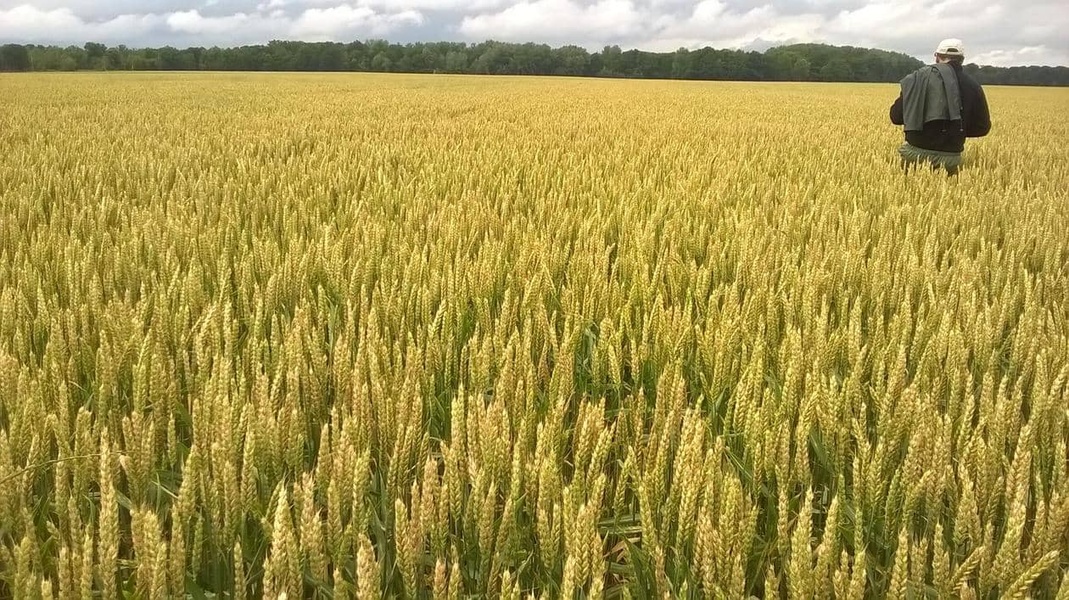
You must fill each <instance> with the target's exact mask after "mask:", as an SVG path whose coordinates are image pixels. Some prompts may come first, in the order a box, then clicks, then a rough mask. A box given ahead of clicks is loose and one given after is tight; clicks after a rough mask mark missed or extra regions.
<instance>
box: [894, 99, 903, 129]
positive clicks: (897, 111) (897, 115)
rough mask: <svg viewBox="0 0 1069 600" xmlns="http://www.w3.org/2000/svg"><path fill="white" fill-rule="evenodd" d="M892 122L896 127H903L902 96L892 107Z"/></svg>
mask: <svg viewBox="0 0 1069 600" xmlns="http://www.w3.org/2000/svg"><path fill="white" fill-rule="evenodd" d="M891 122H892V123H894V124H895V125H902V95H901V94H899V95H898V99H897V100H895V103H894V104H892V105H891Z"/></svg>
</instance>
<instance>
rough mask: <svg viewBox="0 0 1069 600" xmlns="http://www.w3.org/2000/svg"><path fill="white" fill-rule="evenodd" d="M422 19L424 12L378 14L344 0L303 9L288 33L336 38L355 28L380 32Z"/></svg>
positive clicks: (298, 36)
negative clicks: (328, 5) (342, 2)
mask: <svg viewBox="0 0 1069 600" xmlns="http://www.w3.org/2000/svg"><path fill="white" fill-rule="evenodd" d="M422 23H423V15H422V14H421V13H420V12H418V11H415V10H404V11H401V12H399V13H393V14H380V13H377V12H375V11H374V10H373V9H371V8H367V7H353V6H350V5H348V4H343V5H341V6H334V7H331V8H309V9H307V10H305V11H304V12H303V13H302V14H301V16H300V17H298V18H297V20H296V21H295V22H294V23H293V24H292V26H291V27H290V30H289V32H290V35H291V37H296V38H300V39H308V40H315V41H321V40H338V39H342V38H344V37H346V36H349V35H351V34H353V33H356V32H365V33H367V34H369V35H373V36H381V35H385V34H388V33H390V32H391V31H393V30H395V29H397V28H398V27H403V26H406V25H420V24H422Z"/></svg>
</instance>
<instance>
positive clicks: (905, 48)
mask: <svg viewBox="0 0 1069 600" xmlns="http://www.w3.org/2000/svg"><path fill="white" fill-rule="evenodd" d="M1067 6H1069V3H1067V2H1065V0H928V1H920V0H777V1H775V2H765V1H763V0H348V1H345V0H0V43H3V42H21V43H31V42H32V43H57V44H63V45H67V44H77V45H81V44H83V43H85V42H86V41H98V42H103V43H106V44H108V45H117V44H126V45H128V46H132V47H144V46H154V47H157V46H164V45H172V46H177V47H188V46H206V47H207V46H213V45H219V46H235V45H241V44H250V43H264V42H267V41H270V40H272V39H299V40H308V41H323V40H333V41H351V40H366V39H368V38H383V39H388V40H390V41H396V42H411V41H439V40H451V41H468V42H479V41H484V40H488V39H494V40H500V41H515V42H527V41H533V42H545V43H549V44H551V45H554V46H559V45H564V44H578V45H581V46H585V47H587V48H588V49H590V50H599V49H601V47H602V46H604V45H611V44H618V45H619V46H620V47H622V48H624V49H630V48H640V49H643V50H653V51H671V50H675V49H676V48H679V47H688V48H699V47H702V46H713V47H715V48H743V49H757V50H764V49H765V48H767V47H769V46H771V45H776V44H782V43H790V42H826V43H831V44H841V45H854V46H866V47H876V48H884V49H887V50H897V51H900V52H905V53H907V54H910V55H913V56H916V57H917V58H920V59H922V60H924V59H928V58H930V57H931V54H932V51H933V50H934V49H935V46H936V44H937V43H938V42H939V40H940V39H942V38H944V37H958V38H961V39H962V40H963V41H964V45H965V50H966V52H967V53H968V56H967V60H968V62H977V63H980V64H990V65H1000V66H1012V65H1042V64H1046V65H1067V66H1069V35H1067V34H1066V32H1067V31H1069V8H1066V7H1067Z"/></svg>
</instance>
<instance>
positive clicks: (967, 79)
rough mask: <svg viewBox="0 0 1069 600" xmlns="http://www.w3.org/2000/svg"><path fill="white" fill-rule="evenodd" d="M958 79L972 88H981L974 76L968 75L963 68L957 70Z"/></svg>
mask: <svg viewBox="0 0 1069 600" xmlns="http://www.w3.org/2000/svg"><path fill="white" fill-rule="evenodd" d="M958 79H959V80H961V82H962V83H964V84H965V85H968V86H969V87H971V88H973V89H977V90H978V89H981V87H982V86H981V85H980V82H979V81H977V79H976V78H975V77H973V76H972V75H970V74H969V72H968V71H966V70H965V69H960V70H959V71H958Z"/></svg>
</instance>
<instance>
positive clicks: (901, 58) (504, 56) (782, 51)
mask: <svg viewBox="0 0 1069 600" xmlns="http://www.w3.org/2000/svg"><path fill="white" fill-rule="evenodd" d="M922 64H923V63H921V62H920V61H918V60H917V59H915V58H913V57H911V56H908V55H906V54H902V53H898V52H889V51H885V50H878V49H872V48H856V47H851V46H832V45H828V44H792V45H786V46H778V47H775V48H771V49H769V50H767V51H765V52H756V51H742V50H719V49H714V48H708V47H706V48H701V49H697V50H688V49H686V48H680V49H679V50H676V51H674V52H646V51H641V50H622V49H621V48H620V47H619V46H605V47H604V48H603V49H602V50H601V51H595V52H590V51H588V50H586V49H585V48H582V47H579V46H574V45H567V46H560V47H551V46H549V45H547V44H534V43H526V44H517V43H504V42H497V41H486V42H482V43H477V44H468V43H462V42H431V43H424V42H417V43H409V44H399V43H390V42H388V41H385V40H369V41H366V42H359V41H354V42H349V43H337V42H297V41H272V42H269V43H267V44H261V45H251V46H239V47H232V48H219V47H212V48H199V47H197V48H183V49H179V48H174V47H171V46H165V47H162V48H136V49H135V48H128V47H126V46H122V45H120V46H112V47H109V46H106V45H104V44H100V43H96V42H89V43H86V44H85V45H84V46H67V47H59V46H42V45H34V44H30V45H19V44H6V45H3V46H0V71H77V70H112V71H124V70H132V71H140V70H151V71H172V70H173V71H198V70H199V71H375V72H396V73H470V74H499V75H572V76H590V77H632V78H657V79H711V80H740V81H836V82H849V81H857V82H896V81H898V80H899V79H901V78H902V77H903V76H904V75H906V74H907V73H909V72H910V71H912V70H913V69H916V68H917V67H919V66H921V65H922ZM965 68H966V70H967V71H968V72H969V73H971V74H972V75H973V76H974V77H976V78H977V80H978V81H980V83H984V84H1006V85H1057V86H1067V85H1069V68H1067V67H1044V66H1030V67H1009V68H1006V67H991V66H979V65H976V64H968V65H966V67H965Z"/></svg>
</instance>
